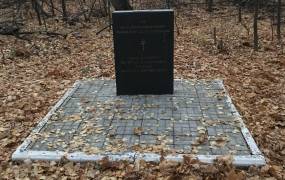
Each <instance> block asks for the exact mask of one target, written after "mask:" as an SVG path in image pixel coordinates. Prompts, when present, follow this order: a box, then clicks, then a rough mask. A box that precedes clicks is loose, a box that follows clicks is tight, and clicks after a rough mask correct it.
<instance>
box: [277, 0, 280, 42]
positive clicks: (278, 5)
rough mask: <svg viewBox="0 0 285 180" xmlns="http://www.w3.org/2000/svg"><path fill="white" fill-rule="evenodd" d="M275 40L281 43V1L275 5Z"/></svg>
mask: <svg viewBox="0 0 285 180" xmlns="http://www.w3.org/2000/svg"><path fill="white" fill-rule="evenodd" d="M277 38H278V41H279V42H281V0H278V4H277Z"/></svg>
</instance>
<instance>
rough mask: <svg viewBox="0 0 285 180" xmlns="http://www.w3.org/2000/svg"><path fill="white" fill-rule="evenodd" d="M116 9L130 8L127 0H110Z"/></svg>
mask: <svg viewBox="0 0 285 180" xmlns="http://www.w3.org/2000/svg"><path fill="white" fill-rule="evenodd" d="M110 1H111V3H112V5H113V7H114V8H115V10H116V11H120V10H132V9H133V8H132V6H131V5H130V2H129V0H110Z"/></svg>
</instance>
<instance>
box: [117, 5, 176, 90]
mask: <svg viewBox="0 0 285 180" xmlns="http://www.w3.org/2000/svg"><path fill="white" fill-rule="evenodd" d="M112 17H113V34H114V54H115V70H116V83H117V94H118V95H134V94H172V93H173V47H174V12H173V10H136V11H115V12H113V15H112Z"/></svg>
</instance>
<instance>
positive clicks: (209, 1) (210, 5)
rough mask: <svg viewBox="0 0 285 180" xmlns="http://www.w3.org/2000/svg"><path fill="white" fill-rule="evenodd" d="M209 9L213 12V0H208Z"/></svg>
mask: <svg viewBox="0 0 285 180" xmlns="http://www.w3.org/2000/svg"><path fill="white" fill-rule="evenodd" d="M208 11H209V12H213V0H208Z"/></svg>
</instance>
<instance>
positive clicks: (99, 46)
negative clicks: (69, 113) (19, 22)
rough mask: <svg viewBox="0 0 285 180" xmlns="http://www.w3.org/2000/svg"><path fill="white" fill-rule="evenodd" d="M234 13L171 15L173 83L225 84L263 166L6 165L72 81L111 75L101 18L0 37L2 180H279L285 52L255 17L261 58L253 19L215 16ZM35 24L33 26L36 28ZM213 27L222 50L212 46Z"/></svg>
mask: <svg viewBox="0 0 285 180" xmlns="http://www.w3.org/2000/svg"><path fill="white" fill-rule="evenodd" d="M218 13H219V15H218ZM232 13H233V11H232V9H229V8H227V9H223V10H220V11H216V15H215V14H213V15H209V14H208V12H205V11H204V10H202V9H198V8H197V9H196V8H194V9H192V10H191V11H190V10H189V9H187V7H183V8H180V9H177V10H176V15H177V17H176V30H175V39H176V40H175V58H174V62H175V69H174V72H175V78H185V79H223V80H224V84H225V86H226V88H227V89H228V91H229V93H230V96H231V98H232V99H233V102H234V104H235V105H236V107H237V108H238V110H239V112H240V113H241V115H242V116H243V119H244V121H245V124H246V125H247V127H248V128H249V130H250V131H251V133H252V135H253V137H254V139H255V140H256V142H257V144H258V147H259V148H260V149H261V151H262V152H263V153H264V155H265V157H266V160H267V165H266V166H264V167H261V168H256V167H250V168H249V169H246V170H244V169H236V168H235V167H233V166H232V165H231V158H230V156H227V157H223V158H221V159H220V160H218V161H216V162H215V163H214V165H205V164H202V163H200V162H198V161H196V160H194V159H192V158H191V156H189V157H185V159H184V162H183V163H180V164H179V163H174V162H166V161H164V160H162V161H161V162H160V163H157V164H154V163H146V162H143V161H141V162H135V163H134V164H130V163H128V162H109V161H108V160H107V159H104V160H102V161H100V162H98V163H82V164H79V163H72V162H66V161H65V160H63V161H61V162H59V163H56V162H31V161H29V160H27V161H25V162H24V163H20V162H18V163H15V162H12V161H11V154H12V153H13V152H14V151H15V149H16V148H17V146H19V145H20V144H21V143H22V142H23V140H24V139H25V138H26V137H27V136H28V135H29V133H30V132H31V130H32V129H33V128H34V127H35V126H36V125H37V122H38V121H39V120H40V119H41V118H43V117H44V115H45V114H46V113H47V112H48V111H49V109H50V108H51V107H52V106H53V105H54V104H55V103H56V102H57V101H58V99H59V98H60V97H61V96H62V95H63V93H64V92H65V91H66V90H67V89H68V88H70V87H71V85H72V84H73V83H74V82H75V81H76V80H78V79H85V78H100V77H106V78H112V79H114V78H115V70H114V59H113V42H112V32H111V31H108V30H106V31H103V32H102V33H101V34H100V35H96V32H97V31H98V30H99V29H100V28H102V27H103V26H104V25H105V24H106V22H104V20H102V19H101V20H100V21H96V22H93V23H80V24H77V25H76V26H67V25H63V23H61V22H59V23H55V22H54V21H52V20H50V22H48V28H50V29H57V31H60V32H70V33H69V34H68V36H67V37H66V38H62V37H49V36H45V35H34V36H30V37H31V38H32V40H31V41H26V40H19V39H17V38H15V37H13V36H0V50H1V54H0V57H1V59H0V82H1V84H0V92H1V93H0V102H1V103H0V149H1V154H0V179H13V178H18V179H24V178H25V177H27V178H33V179H49V178H50V179H57V178H59V177H61V178H62V179H67V178H69V179H78V178H81V179H85V178H94V177H96V178H105V179H112V178H111V177H113V179H115V178H114V177H119V178H122V177H125V178H130V179H138V178H144V179H155V178H168V179H181V178H185V179H191V178H192V179H201V178H207V177H208V178H213V179H216V178H221V179H245V178H249V179H260V178H265V179H266V178H269V179H284V178H285V52H283V53H282V46H280V45H278V43H277V42H276V40H273V41H272V39H271V26H270V21H269V19H268V18H264V19H261V20H260V21H259V38H260V49H259V51H257V52H255V51H253V50H252V49H253V45H252V42H253V40H252V32H253V30H252V28H251V27H252V25H251V22H252V15H251V14H244V16H243V23H237V17H236V16H230V17H224V18H222V19H221V18H214V17H215V16H217V17H219V16H221V15H229V14H232ZM34 23H35V22H31V25H30V27H33V28H39V27H35V26H34ZM214 27H216V32H217V33H216V35H217V41H218V42H221V40H222V41H223V48H217V46H215V45H214V36H213V29H214ZM284 30H285V29H283V32H284ZM275 39H276V38H275ZM284 39H285V37H284V33H283V40H284ZM219 47H221V43H219ZM283 51H284V50H283Z"/></svg>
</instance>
